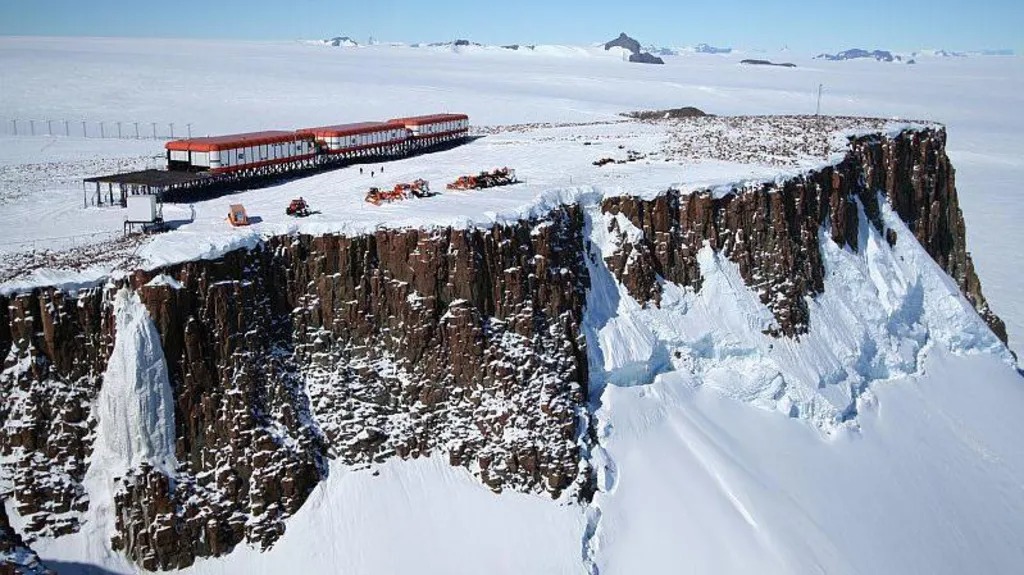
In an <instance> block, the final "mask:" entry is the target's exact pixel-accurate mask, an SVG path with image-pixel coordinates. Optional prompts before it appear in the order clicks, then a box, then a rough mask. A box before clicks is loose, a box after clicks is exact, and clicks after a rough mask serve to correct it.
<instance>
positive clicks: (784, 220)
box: [602, 130, 1006, 342]
mask: <svg viewBox="0 0 1024 575" xmlns="http://www.w3.org/2000/svg"><path fill="white" fill-rule="evenodd" d="M945 143H946V134H945V131H943V130H924V131H920V132H912V133H907V134H904V135H902V136H900V137H897V138H881V137H877V136H873V137H865V138H859V139H857V140H855V141H853V142H852V143H851V151H850V152H849V154H848V155H847V157H846V158H845V159H844V160H843V161H842V162H840V163H839V164H838V165H836V166H834V167H828V168H825V169H823V170H820V171H816V172H812V173H810V174H807V175H806V176H801V177H797V178H792V179H789V180H787V181H786V182H785V183H783V184H781V185H778V184H775V183H766V184H764V185H761V186H756V187H751V188H747V189H737V190H733V191H732V192H731V193H728V194H724V195H719V196H716V195H715V194H713V193H712V192H711V191H710V190H709V191H704V192H698V193H691V194H681V193H679V192H676V191H670V192H669V193H666V194H663V195H661V196H659V197H658V198H656V199H654V200H642V199H639V198H635V197H622V198H608V199H606V200H605V201H604V204H603V206H602V209H603V211H604V212H605V213H608V214H611V215H619V214H621V215H622V216H623V217H625V218H626V220H627V221H628V222H629V224H630V225H631V226H633V227H635V228H637V229H639V230H641V231H642V236H641V237H640V238H639V239H636V240H630V239H627V238H626V235H627V234H626V233H625V230H622V229H613V230H610V231H614V232H618V233H619V234H620V235H621V236H622V240H623V241H622V242H621V247H620V250H619V251H618V252H617V253H616V254H614V255H613V256H611V257H609V258H608V260H607V263H608V266H609V269H611V270H612V271H613V273H615V275H616V277H617V278H618V279H619V281H620V282H622V283H623V285H625V286H626V287H627V289H628V290H629V292H630V294H631V295H632V296H633V297H635V298H636V299H637V300H638V301H641V302H649V303H652V304H654V305H657V304H658V302H659V301H660V297H661V287H660V284H659V283H658V279H659V278H664V279H665V280H668V281H670V282H673V283H676V284H679V285H685V286H691V287H693V288H694V289H696V290H699V289H700V287H701V277H700V270H699V266H698V265H697V257H696V256H697V250H699V249H700V248H701V246H702V245H703V244H704V243H705V242H707V243H708V244H709V245H710V246H711V247H712V248H714V249H716V250H719V251H721V252H722V253H723V254H725V255H726V256H727V257H728V258H729V259H731V260H732V261H733V262H735V263H736V264H737V266H738V267H739V270H740V273H741V275H742V276H743V278H744V280H746V282H747V285H749V286H751V287H753V288H754V289H756V290H757V291H758V292H759V293H760V297H761V301H762V302H763V303H764V304H765V305H766V306H768V308H769V309H771V310H772V312H773V314H774V315H775V319H776V321H777V324H778V325H777V327H776V328H773V330H772V331H773V332H774V333H776V335H787V336H799V335H800V334H803V333H805V332H806V331H807V326H808V320H809V317H808V313H809V312H808V306H807V301H806V299H805V296H814V295H816V294H818V293H821V291H822V290H823V289H824V279H823V278H824V266H823V263H822V259H821V250H820V245H819V230H820V229H822V227H823V226H824V228H825V229H828V230H829V233H830V234H831V237H832V239H833V240H834V241H836V242H837V243H839V244H840V245H848V246H849V247H850V248H851V249H854V250H857V249H858V248H859V246H858V234H857V231H858V225H859V223H858V222H859V218H860V217H861V216H860V215H859V214H860V211H861V209H862V210H863V213H864V214H865V217H867V218H868V219H869V220H870V222H871V224H872V225H873V226H875V228H876V229H878V230H879V232H882V233H884V234H885V235H886V237H887V238H888V239H889V241H890V243H894V242H895V241H896V240H897V238H896V233H895V231H894V230H886V229H883V228H884V226H883V223H882V220H881V218H880V204H879V202H880V201H882V198H883V196H884V198H885V199H887V200H888V202H889V203H890V204H891V205H892V206H893V207H894V208H895V210H896V212H897V213H898V214H899V216H900V218H901V219H902V220H903V221H904V222H905V223H906V224H907V226H908V227H909V228H910V229H911V230H912V231H913V233H914V235H915V237H916V238H917V240H918V241H919V242H920V243H921V244H922V245H923V246H924V247H925V249H926V250H927V251H928V253H929V254H930V255H931V256H932V258H933V259H934V260H935V262H936V263H938V264H939V266H941V267H942V269H943V270H945V271H946V273H948V274H949V275H950V276H951V277H952V278H953V279H954V280H956V282H957V285H958V286H959V287H960V290H961V292H963V294H964V296H965V297H967V299H968V300H969V301H971V303H973V304H974V306H975V308H976V309H977V310H978V313H979V314H981V315H982V317H983V318H984V319H985V321H986V322H987V323H988V324H989V326H990V327H991V328H992V330H993V331H994V332H995V333H996V335H998V336H999V338H1000V339H1002V340H1003V341H1004V342H1005V341H1006V328H1005V326H1004V324H1003V322H1002V320H1000V319H999V318H998V317H997V316H996V315H995V314H994V313H992V311H991V309H989V307H988V304H987V302H986V300H985V297H984V295H983V294H982V292H981V285H980V283H979V281H978V276H977V274H976V273H975V271H974V265H973V262H972V261H971V257H970V254H969V253H968V252H967V249H966V240H965V238H966V234H965V230H964V221H963V214H962V213H961V211H960V205H959V201H958V199H957V195H956V187H955V181H954V171H953V168H952V166H951V165H950V162H949V159H948V158H947V157H946V154H945ZM612 225H613V226H615V227H616V228H619V227H621V226H619V224H618V220H613V223H612Z"/></svg>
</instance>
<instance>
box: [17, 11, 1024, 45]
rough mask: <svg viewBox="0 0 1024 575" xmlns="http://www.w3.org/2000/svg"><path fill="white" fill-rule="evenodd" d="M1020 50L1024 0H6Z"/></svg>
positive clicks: (284, 22) (326, 19) (226, 24)
mask: <svg viewBox="0 0 1024 575" xmlns="http://www.w3.org/2000/svg"><path fill="white" fill-rule="evenodd" d="M621 31H625V32H627V33H629V34H630V35H632V36H634V37H636V38H638V39H639V40H640V41H641V42H643V43H655V44H658V45H666V46H681V45H692V44H696V43H699V42H707V43H710V44H713V45H719V46H739V47H748V48H768V49H773V48H780V47H782V46H784V45H786V46H789V47H790V48H793V49H796V50H812V51H813V50H821V51H825V50H828V51H836V50H840V49H844V48H851V47H862V48H886V49H894V50H907V49H914V48H947V49H954V50H965V49H978V48H1012V49H1015V50H1017V51H1018V53H1020V52H1022V51H1024V0H983V1H980V2H978V1H975V2H970V1H966V0H888V1H887V0H860V1H858V2H848V1H843V2H839V1H835V0H779V1H775V2H764V1H758V0H703V1H702V2H697V3H691V2H680V1H678V0H677V1H672V0H648V1H646V2H645V1H642V0H634V1H632V2H629V1H626V0H616V1H612V0H590V1H587V2H559V1H557V0H512V1H508V0H506V1H503V2H493V3H492V2H485V1H482V0H476V1H472V0H432V1H431V0H420V1H414V0H364V1H362V2H349V1H344V0H336V1H327V0H273V1H268V0H169V1H159V0H158V1H153V0H132V1H126V0H0V34H3V35H57V36H155V37H169V38H237V39H250V40H260V39H268V40H280V39H300V38H302V39H306V38H322V37H328V36H335V35H349V36H353V37H355V38H356V39H358V40H360V41H365V40H366V39H367V38H369V37H370V36H373V37H375V38H377V39H380V40H399V41H405V42H419V41H438V40H449V39H454V38H456V37H458V38H467V39H470V40H475V41H478V42H483V43H493V44H499V43H500V44H506V43H525V44H529V43H575V44H582V43H590V42H596V41H601V40H607V39H610V38H612V37H614V36H615V35H617V34H618V33H619V32H621Z"/></svg>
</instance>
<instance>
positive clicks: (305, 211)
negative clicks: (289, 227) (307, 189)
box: [284, 197, 312, 218]
mask: <svg viewBox="0 0 1024 575" xmlns="http://www.w3.org/2000/svg"><path fill="white" fill-rule="evenodd" d="M284 213H285V214H286V215H289V216H292V217H293V218H304V217H306V216H308V215H310V214H311V213H312V212H310V211H309V204H308V203H306V200H304V199H302V198H301V197H299V198H296V199H294V200H292V201H291V203H290V204H288V207H287V208H285V210H284Z"/></svg>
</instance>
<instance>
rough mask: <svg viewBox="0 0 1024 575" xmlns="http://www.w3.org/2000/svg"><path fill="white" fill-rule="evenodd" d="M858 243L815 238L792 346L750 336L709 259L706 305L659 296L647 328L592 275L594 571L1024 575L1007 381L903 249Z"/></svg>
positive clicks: (730, 272) (722, 269)
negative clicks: (818, 283)
mask: <svg viewBox="0 0 1024 575" xmlns="http://www.w3.org/2000/svg"><path fill="white" fill-rule="evenodd" d="M607 219H608V216H602V215H600V214H598V213H595V212H592V213H591V223H590V228H591V230H592V231H591V234H592V235H591V237H592V239H593V240H594V245H595V254H594V255H595V256H603V255H604V254H606V253H609V251H610V250H611V249H614V241H613V239H612V238H609V237H607V234H605V233H604V232H603V230H605V229H607ZM883 219H884V221H885V224H886V226H894V229H897V230H898V231H897V233H898V234H899V235H900V237H903V238H907V237H909V233H908V232H907V230H906V228H905V227H902V225H901V222H900V221H899V219H898V218H897V217H896V216H895V214H894V213H893V212H892V211H891V210H889V209H884V210H883ZM860 222H861V230H860V234H861V241H860V242H859V244H860V245H862V246H864V249H863V250H862V253H853V252H852V251H849V250H848V249H844V248H841V247H840V246H838V245H836V244H834V243H832V241H831V239H830V238H829V237H828V236H827V234H823V236H822V240H821V241H822V244H823V249H822V251H823V256H824V261H825V267H826V274H827V275H826V281H825V290H824V293H823V294H822V295H821V296H819V297H817V298H815V300H814V301H813V304H812V306H811V325H810V330H809V333H808V334H807V335H806V336H804V337H802V338H801V339H800V340H786V339H781V340H780V339H775V338H772V337H770V336H766V335H764V334H763V333H762V329H763V328H764V327H765V325H767V324H769V323H770V322H771V321H772V316H771V314H770V312H769V311H768V310H767V308H766V307H765V306H763V305H762V304H761V303H760V301H759V299H758V298H757V295H756V294H755V293H754V292H753V291H751V290H750V289H749V288H747V287H746V286H745V285H744V282H743V280H742V278H741V277H740V275H739V272H738V270H737V269H736V266H735V264H732V263H731V262H730V261H728V260H727V259H725V258H722V257H720V256H717V255H716V254H715V253H714V252H713V251H712V250H711V249H710V248H708V247H705V248H704V249H703V250H702V251H701V252H700V254H699V260H700V263H701V274H702V276H703V277H704V278H705V283H704V286H703V288H702V289H701V291H700V292H699V293H696V294H694V293H692V291H690V290H688V289H687V290H680V289H679V288H678V287H677V286H674V285H671V284H668V283H666V284H664V285H665V288H666V297H664V298H663V300H662V305H661V308H660V309H659V308H653V307H651V308H642V307H641V306H639V305H638V304H637V303H636V302H635V301H634V300H632V298H631V297H630V296H629V294H628V292H627V291H626V289H625V288H624V286H622V285H619V284H617V283H615V281H614V279H613V278H612V276H611V275H610V274H609V272H608V271H607V269H605V268H604V266H603V263H602V257H593V258H591V274H592V278H593V279H594V280H595V281H594V286H593V287H592V289H591V292H590V299H589V301H588V315H587V323H588V325H587V329H588V342H589V343H590V346H591V347H590V350H589V352H590V353H591V368H592V371H593V373H592V381H593V384H594V388H593V394H594V396H593V398H592V401H593V403H594V405H595V407H596V417H595V420H596V421H595V425H596V426H597V429H596V432H597V436H598V438H599V443H600V450H601V452H602V456H601V457H600V458H599V459H598V461H599V462H600V464H601V465H602V466H603V468H602V469H601V471H600V475H601V477H602V479H601V480H600V481H599V482H598V487H599V493H598V494H597V496H596V498H595V501H594V503H593V505H592V510H591V516H592V517H596V518H598V519H596V521H594V523H595V526H594V527H593V528H592V531H593V532H594V533H595V535H594V536H593V538H592V541H591V543H590V547H591V548H592V549H594V551H593V552H592V555H593V557H594V558H595V567H596V570H597V572H600V573H629V572H641V573H667V572H693V573H749V572H758V573H819V572H820V573H893V574H903V573H950V574H954V573H964V572H986V573H1003V572H1006V573H1008V572H1014V571H1016V570H1018V569H1019V568H1020V567H1021V566H1024V548H1022V547H1021V546H1020V543H1019V542H1020V540H1021V537H1022V536H1024V522H1021V521H1020V517H1021V513H1022V511H1024V492H1022V488H1024V474H1022V472H1024V449H1022V448H1021V447H1020V444H1019V441H1017V435H1018V434H1019V433H1020V431H1021V430H1022V428H1024V425H1022V424H1021V423H1020V419H1019V417H1018V412H1019V411H1018V408H1019V406H1020V405H1021V402H1022V401H1024V379H1022V378H1021V376H1020V374H1019V373H1017V372H1016V369H1015V368H1014V367H1013V360H1012V358H1011V357H1010V355H1009V353H1008V352H1007V351H1006V349H1005V348H1004V347H1003V346H1002V345H1001V344H1000V343H999V342H998V341H997V340H996V339H995V337H994V336H993V335H992V334H991V333H990V332H989V331H988V329H987V328H986V327H985V325H984V324H983V322H982V321H981V320H980V318H978V317H977V315H976V314H975V313H974V312H973V310H971V308H970V306H969V305H968V304H967V302H966V301H965V300H964V299H963V298H962V297H961V296H960V294H959V293H958V291H957V288H956V287H955V285H954V284H953V283H952V282H951V281H950V280H949V278H948V277H946V276H945V275H944V274H942V273H941V272H940V270H939V269H938V268H937V266H936V265H935V264H934V263H933V262H932V260H931V259H930V258H929V257H928V255H927V253H925V252H924V250H923V249H922V248H921V246H920V245H919V244H917V243H916V242H914V241H907V240H901V241H899V242H898V243H897V245H896V246H895V248H893V249H890V248H889V246H888V245H887V244H886V243H885V240H884V238H882V237H881V236H880V234H879V233H878V232H877V231H876V230H875V229H874V227H873V226H871V225H870V223H869V222H868V221H867V218H866V217H863V215H862V217H861V220H860ZM624 223H625V222H624V220H623V219H622V218H621V217H620V218H619V225H620V226H622V225H623V224H624ZM624 350H628V353H624ZM797 421H805V422H807V423H809V424H810V425H800V424H797V423H796V422H797Z"/></svg>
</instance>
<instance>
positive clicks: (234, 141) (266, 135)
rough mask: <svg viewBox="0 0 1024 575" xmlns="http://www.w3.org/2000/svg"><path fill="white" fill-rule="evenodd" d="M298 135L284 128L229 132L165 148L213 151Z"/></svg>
mask: <svg viewBox="0 0 1024 575" xmlns="http://www.w3.org/2000/svg"><path fill="white" fill-rule="evenodd" d="M297 139H301V137H298V136H297V135H296V134H295V132H285V131H282V130H271V131H268V132H249V133H247V134H229V135H226V136H210V137H207V138H190V139H188V140H175V141H173V142H167V144H165V146H164V147H165V148H167V149H168V150H175V151H179V152H213V151H217V150H230V149H232V148H243V147H246V146H265V145H267V144H280V143H281V142H291V141H294V140H297Z"/></svg>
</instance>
